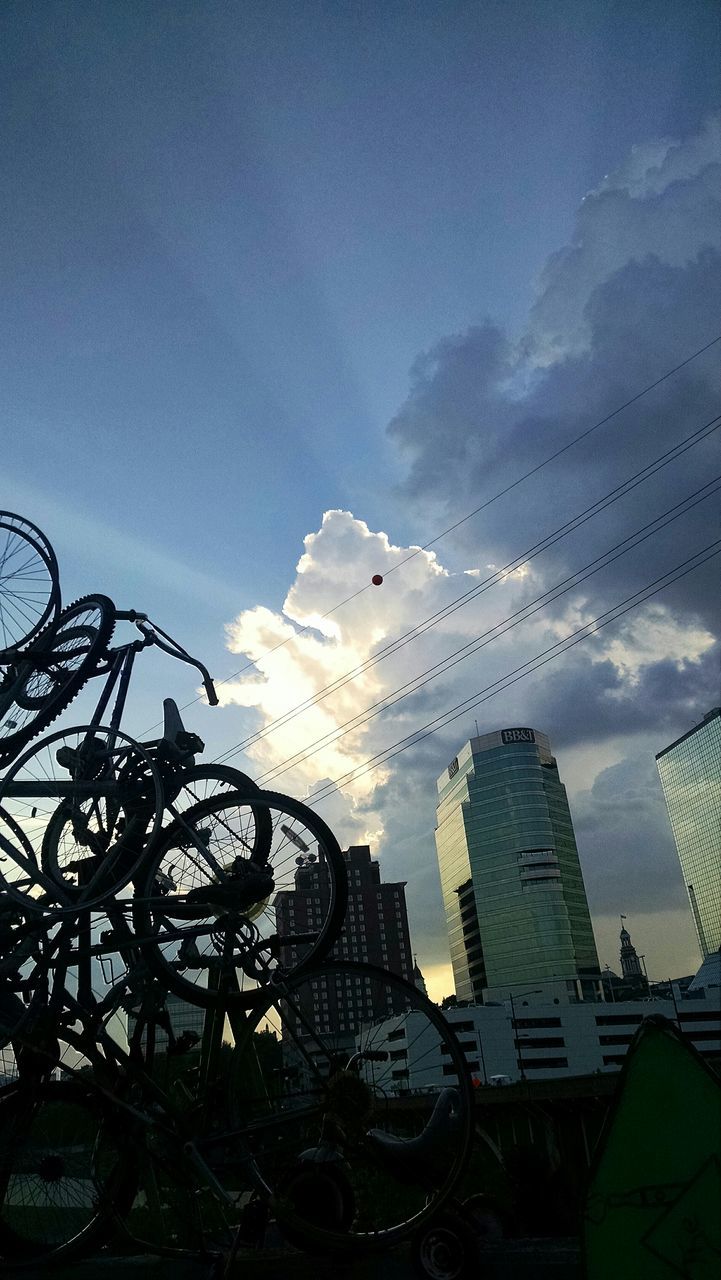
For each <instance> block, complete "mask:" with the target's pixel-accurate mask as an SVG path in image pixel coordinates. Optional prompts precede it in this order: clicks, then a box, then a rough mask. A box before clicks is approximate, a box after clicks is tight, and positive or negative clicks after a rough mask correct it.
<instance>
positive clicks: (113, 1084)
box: [0, 948, 472, 1257]
mask: <svg viewBox="0 0 721 1280" xmlns="http://www.w3.org/2000/svg"><path fill="white" fill-rule="evenodd" d="M61 949H62V948H61ZM227 983H228V975H227V974H226V975H225V976H224V977H223V976H221V975H216V982H215V989H216V994H217V998H218V1003H217V1005H216V1009H215V1016H209V1015H206V1024H205V1027H204V1030H203V1036H202V1042H201V1044H200V1046H199V1048H198V1050H197V1051H196V1057H195V1059H194V1061H193V1062H192V1065H191V1066H189V1067H188V1068H187V1069H185V1070H183V1071H180V1072H177V1073H175V1072H172V1071H170V1072H169V1071H168V1068H169V1066H170V1065H171V1064H173V1063H177V1062H178V1061H179V1060H180V1059H181V1058H182V1056H183V1054H184V1053H187V1052H188V1050H189V1046H188V1045H187V1044H181V1045H180V1046H178V1040H177V1038H173V1037H172V1034H171V1035H169V1036H168V1044H169V1052H168V1054H167V1055H165V1059H164V1062H163V1061H162V1059H163V1055H162V1054H159V1053H158V1047H157V1039H156V1036H155V1031H156V1029H157V1027H158V1026H163V1029H164V1030H165V1031H166V1034H167V1028H168V1023H167V1019H165V1020H163V1021H159V1010H158V994H157V988H155V989H154V988H153V987H152V984H148V983H145V984H143V983H140V985H139V987H138V985H137V984H136V989H135V992H134V1001H135V1008H136V1011H137V1013H136V1017H135V1019H134V1021H133V1025H132V1029H131V1030H130V1034H129V1044H128V1049H127V1051H126V1050H125V1049H123V1048H122V1047H121V1046H119V1045H118V1044H117V1043H116V1041H115V1040H113V1039H112V1037H110V1036H109V1035H108V1033H107V1029H106V1027H105V1025H104V1023H103V1017H105V1016H107V1014H108V1012H109V1011H110V1009H111V1007H117V1004H118V1002H119V1001H122V999H123V998H124V997H125V996H126V995H127V992H128V987H127V984H125V985H123V984H121V985H120V986H116V988H114V989H113V990H112V991H111V993H110V996H109V998H107V999H106V1001H105V1003H104V1005H103V1006H99V1008H102V1010H103V1014H102V1016H101V1017H100V1018H98V1016H97V1011H96V1017H95V1018H94V1020H93V1023H92V1024H90V1023H88V1024H87V1025H86V1027H85V1033H84V1034H83V1033H80V1034H78V1033H77V1031H74V1030H73V1029H72V1027H71V1026H70V1023H71V1021H74V1022H75V1023H77V1021H78V1020H79V1019H80V1020H81V1021H82V1019H83V1017H86V1015H85V1014H84V1013H83V1011H82V1010H81V1008H80V1006H79V1005H78V1002H77V1000H75V999H74V998H73V997H72V996H69V995H68V993H67V992H66V991H64V993H63V997H62V998H63V1005H64V1007H65V1008H66V1009H67V1012H66V1014H65V1025H64V1029H63V1030H62V1034H63V1036H64V1037H65V1040H66V1041H67V1043H68V1044H70V1045H72V1046H74V1047H75V1049H76V1052H78V1053H80V1052H83V1053H84V1054H85V1055H86V1056H87V1058H88V1059H89V1061H90V1062H91V1064H92V1066H93V1072H94V1074H93V1078H92V1080H91V1081H87V1082H86V1081H84V1080H82V1079H81V1078H79V1077H78V1076H77V1073H76V1074H75V1076H73V1074H72V1072H71V1073H70V1077H69V1078H70V1081H71V1082H72V1083H73V1085H74V1089H73V1091H72V1093H71V1094H68V1097H67V1098H66V1095H65V1092H63V1091H62V1090H61V1085H63V1086H64V1088H65V1090H66V1091H67V1082H63V1081H61V1082H58V1083H57V1084H56V1085H55V1087H53V1082H50V1081H47V1080H46V1081H45V1082H44V1085H43V1089H42V1090H40V1092H39V1093H38V1095H37V1100H36V1101H35V1102H34V1103H33V1104H31V1102H30V1098H29V1095H28V1093H25V1094H23V1091H22V1086H20V1085H19V1086H17V1087H16V1088H15V1090H14V1091H11V1092H10V1093H7V1092H6V1094H5V1097H4V1098H3V1099H1V1100H0V1119H1V1120H2V1126H1V1127H0V1135H1V1136H0V1249H3V1248H4V1249H5V1251H6V1252H10V1251H14V1252H15V1253H17V1252H21V1253H22V1254H24V1256H35V1257H40V1256H54V1257H57V1256H62V1255H68V1254H73V1253H77V1252H81V1251H83V1250H86V1249H87V1248H88V1247H96V1246H97V1245H98V1244H99V1243H100V1242H101V1241H102V1240H103V1239H106V1238H107V1237H108V1236H109V1235H111V1234H112V1231H113V1228H114V1227H115V1228H117V1227H118V1226H120V1224H121V1221H122V1224H123V1230H124V1231H125V1232H126V1233H127V1234H129V1235H130V1236H131V1238H132V1239H133V1240H134V1241H135V1242H136V1243H138V1242H139V1243H141V1244H143V1245H145V1246H146V1247H153V1248H156V1249H157V1250H158V1251H161V1252H165V1251H167V1248H168V1245H167V1242H168V1239H171V1238H172V1237H173V1235H174V1233H177V1232H178V1230H179V1221H178V1213H177V1209H178V1206H180V1215H179V1217H180V1219H181V1220H182V1219H183V1218H185V1219H186V1220H187V1221H188V1222H190V1221H191V1220H194V1221H195V1228H196V1236H197V1238H196V1239H195V1246H196V1247H199V1248H202V1249H203V1250H205V1251H206V1252H207V1250H208V1249H209V1248H210V1249H211V1250H213V1249H218V1248H223V1249H225V1250H227V1249H229V1248H231V1249H233V1248H237V1247H238V1245H239V1244H240V1243H242V1242H243V1241H245V1242H248V1243H252V1242H253V1241H255V1242H256V1243H257V1242H258V1239H259V1237H260V1236H262V1234H263V1232H264V1230H265V1229H266V1228H267V1226H268V1224H269V1223H271V1222H275V1225H276V1227H277V1228H279V1229H280V1230H281V1231H282V1233H283V1234H284V1236H285V1238H286V1239H288V1240H289V1241H291V1242H292V1243H294V1244H296V1245H298V1246H299V1247H303V1248H311V1249H315V1250H321V1251H326V1252H336V1253H345V1254H349V1253H356V1252H358V1250H360V1249H364V1250H375V1249H381V1248H388V1247H391V1246H392V1245H394V1244H396V1243H398V1242H399V1241H400V1240H402V1239H404V1238H406V1237H407V1236H408V1235H409V1234H410V1233H411V1232H413V1231H414V1230H416V1228H417V1227H418V1226H419V1225H420V1224H422V1223H423V1222H425V1221H427V1220H428V1219H429V1218H430V1217H431V1215H433V1214H435V1213H436V1212H437V1210H438V1209H439V1207H440V1206H441V1205H442V1204H443V1203H445V1201H446V1200H447V1199H448V1198H449V1197H450V1196H451V1195H452V1192H453V1189H454V1187H455V1185H456V1183H457V1180H458V1178H459V1176H460V1174H461V1172H462V1169H463V1166H464V1163H465V1159H466V1156H467V1153H468V1149H469V1145H470V1140H471V1106H472V1102H471V1086H470V1077H469V1073H468V1071H467V1068H466V1064H465V1059H464V1055H463V1052H462V1050H461V1049H460V1047H459V1045H458V1043H457V1041H456V1039H455V1036H454V1035H453V1033H452V1032H451V1031H450V1029H449V1028H448V1026H447V1024H446V1023H445V1020H444V1019H443V1016H442V1015H441V1014H440V1012H439V1011H438V1010H437V1009H436V1007H435V1006H434V1005H431V1003H430V1002H429V1001H428V1000H427V999H426V998H425V997H424V996H422V995H421V993H420V992H419V991H418V990H417V989H416V988H415V987H412V986H410V984H408V983H406V982H405V981H404V980H403V979H400V978H398V977H396V976H395V975H392V974H387V973H384V972H383V971H381V970H377V969H374V968H372V967H371V966H368V965H360V964H352V963H346V964H341V965H335V964H332V965H324V966H321V967H319V968H313V969H309V970H307V971H306V972H305V973H304V974H295V975H286V974H284V973H283V972H282V971H280V972H276V974H275V975H274V977H273V978H272V980H271V981H270V982H269V983H268V985H266V986H265V987H264V988H263V999H262V1001H260V1002H259V1003H257V1004H256V1005H255V1007H254V1008H252V1009H251V1010H249V1011H248V1012H246V1013H240V1012H239V1011H238V1010H235V1012H233V1011H231V1012H230V1014H229V1016H230V1021H231V1025H232V1028H233V1033H234V1035H235V1048H234V1050H233V1051H232V1053H231V1054H230V1056H229V1057H227V1055H226V1059H225V1065H226V1068H227V1069H226V1070H225V1071H223V1069H222V1067H223V1055H222V1054H221V1047H222V1033H223V1022H224V1019H225V1009H226V1007H227V1006H226V1001H225V990H224V989H225V988H226V986H227ZM338 983H340V984H346V983H349V984H351V985H352V987H353V991H354V998H353V999H352V1000H351V1001H350V1003H348V1002H346V1008H347V1010H348V1011H349V1012H347V1017H346V1019H345V1020H344V1027H343V1029H341V1028H340V1027H339V1026H336V1025H331V1019H330V1018H326V1019H325V1021H324V1019H323V1017H322V1015H321V1016H320V1017H319V1016H318V1014H317V1012H315V1009H314V1002H315V994H316V992H317V991H318V990H319V989H320V988H321V987H322V986H323V984H325V986H326V987H327V986H328V984H338ZM149 1030H150V1031H152V1034H150V1035H148V1034H146V1039H145V1050H144V1051H141V1043H142V1040H143V1035H144V1033H147V1032H148V1031H149ZM401 1040H402V1041H403V1044H404V1048H403V1049H402V1050H399V1049H398V1048H397V1047H396V1046H397V1045H398V1044H399V1042H400V1041H401ZM419 1043H422V1045H423V1052H419V1051H418V1050H417V1047H416V1046H417V1045H418V1044H419ZM414 1048H416V1051H415V1052H413V1053H412V1052H411V1051H412V1050H413V1049H414ZM400 1053H405V1055H406V1056H405V1059H404V1061H405V1064H406V1065H405V1066H404V1065H403V1063H402V1062H401V1058H400V1057H399V1054H400ZM53 1060H54V1059H53ZM399 1064H400V1065H399ZM163 1071H164V1072H165V1080H164V1081H161V1079H160V1076H161V1075H162V1074H163ZM441 1073H442V1074H441ZM439 1079H442V1080H443V1081H444V1082H445V1084H446V1086H447V1087H445V1088H443V1089H439V1091H438V1093H437V1094H436V1098H435V1106H434V1108H433V1111H432V1114H431V1116H430V1118H428V1119H427V1118H426V1115H425V1111H426V1109H427V1106H428V1097H427V1095H426V1090H427V1087H428V1082H429V1081H431V1080H432V1081H433V1082H434V1083H435V1084H437V1083H438V1080H439ZM411 1081H413V1082H414V1084H415V1086H416V1087H418V1088H419V1089H422V1090H423V1093H414V1092H411ZM66 1102H72V1104H73V1116H74V1128H73V1129H72V1130H71V1129H69V1128H61V1126H60V1125H59V1121H58V1120H57V1119H55V1121H54V1123H51V1121H52V1119H53V1116H57V1114H58V1112H60V1111H61V1110H62V1107H63V1106H64V1105H65V1104H66ZM83 1108H85V1111H84V1112H83ZM93 1124H95V1129H93ZM78 1132H80V1133H85V1134H87V1135H88V1136H87V1140H86V1143H85V1147H84V1148H83V1158H82V1167H83V1169H84V1170H85V1173H84V1177H85V1178H86V1179H88V1180H91V1181H92V1186H93V1196H92V1206H93V1207H94V1212H93V1213H92V1214H91V1212H90V1207H89V1206H86V1212H85V1215H84V1217H83V1221H82V1224H81V1226H80V1229H78V1220H77V1212H75V1209H74V1210H73V1213H69V1214H67V1215H66V1218H65V1232H64V1238H63V1239H62V1240H59V1239H58V1233H59V1231H60V1227H59V1225H58V1220H57V1215H58V1204H59V1202H63V1200H62V1197H63V1195H64V1196H65V1197H66V1200H67V1202H68V1205H69V1206H70V1207H73V1206H75V1204H76V1199H77V1196H76V1189H75V1190H74V1185H73V1181H72V1180H73V1177H74V1176H76V1171H77V1158H76V1156H75V1157H74V1156H73V1152H72V1151H71V1150H70V1148H71V1147H74V1146H76V1145H77V1133H78ZM93 1153H97V1154H93ZM133 1171H134V1172H135V1181H133ZM23 1180H25V1181H23ZM28 1180H29V1181H28ZM140 1193H142V1194H140ZM31 1194H32V1196H33V1197H34V1203H35V1204H36V1205H37V1204H38V1203H39V1201H42V1203H43V1204H44V1203H45V1201H43V1200H42V1197H43V1196H45V1199H46V1200H47V1202H48V1203H49V1208H50V1210H52V1212H51V1213H50V1224H51V1225H50V1226H49V1227H48V1225H47V1222H46V1221H45V1219H43V1217H42V1215H40V1217H38V1214H37V1213H35V1214H34V1215H30V1217H28V1213H27V1210H28V1203H27V1202H28V1199H29V1197H30V1196H31ZM202 1197H205V1201H206V1209H207V1213H206V1214H205V1215H203V1213H202V1211H201V1209H200V1208H199V1204H200V1199H201V1198H202ZM63 1203H64V1202H63ZM149 1204H152V1205H153V1209H154V1211H155V1210H157V1211H158V1212H159V1213H160V1214H161V1217H163V1218H164V1217H165V1216H167V1215H165V1214H164V1212H163V1206H164V1205H165V1206H168V1205H170V1206H171V1207H172V1206H174V1207H175V1209H176V1213H175V1214H174V1215H173V1223H169V1222H165V1221H164V1222H163V1224H162V1234H163V1238H164V1244H163V1245H159V1244H158V1243H157V1242H156V1241H154V1240H149V1239H147V1236H146V1234H144V1233H147V1232H148V1231H149V1228H150V1220H151V1218H152V1216H153V1215H152V1213H150V1212H149V1211H148V1210H147V1205H149ZM144 1206H145V1207H144ZM193 1206H195V1209H196V1210H197V1211H198V1213H199V1214H200V1219H198V1216H197V1214H196V1212H195V1211H194V1209H193ZM201 1219H202V1220H201ZM209 1224H210V1226H209ZM209 1233H210V1234H209Z"/></svg>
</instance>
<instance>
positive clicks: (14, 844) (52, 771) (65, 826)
mask: <svg viewBox="0 0 721 1280" xmlns="http://www.w3.org/2000/svg"><path fill="white" fill-rule="evenodd" d="M63 749H65V753H64V751H63ZM96 783H97V784H99V785H98V786H97V788H95V789H96V794H93V793H92V788H93V787H94V786H95V784H96ZM86 784H87V786H88V792H89V793H86V794H85V795H83V788H84V787H85V785H86ZM103 784H105V785H104V786H103ZM69 789H70V790H69ZM68 790H69V794H68ZM58 800H60V803H58ZM163 803H164V797H163V787H162V781H161V778H160V774H159V772H158V769H157V768H156V765H155V763H154V761H153V760H152V758H151V757H150V755H149V754H148V752H146V751H145V749H144V748H143V747H142V746H141V744H140V743H138V742H136V741H135V740H134V739H133V738H130V737H128V735H127V734H125V733H123V732H122V731H121V730H120V729H108V728H106V727H104V726H103V725H80V726H78V727H74V728H71V729H58V730H56V731H55V732H54V733H51V734H48V735H47V737H44V738H41V739H40V741H39V742H36V743H33V744H32V745H31V746H29V747H28V748H27V750H26V751H25V752H24V754H23V755H21V756H19V758H18V759H17V760H15V761H14V762H13V764H12V765H11V766H10V768H9V769H8V771H7V773H6V774H5V776H4V777H3V778H2V779H0V849H2V850H3V852H4V854H5V855H6V858H7V860H8V861H9V863H10V865H9V866H8V865H3V866H2V867H0V888H4V889H5V891H6V893H7V894H8V895H9V897H10V898H12V899H13V900H14V901H15V902H17V903H18V904H19V905H20V906H21V907H22V908H23V909H24V910H26V911H35V912H37V910H38V908H39V907H40V909H43V910H44V909H46V908H47V905H48V904H52V905H53V906H54V907H57V909H58V911H59V913H60V914H63V913H68V912H70V913H73V912H75V911H76V910H77V909H79V908H80V907H83V908H92V907H95V906H100V905H102V903H103V902H104V901H105V900H106V899H107V898H108V897H112V896H114V895H115V894H116V893H118V892H119V891H120V890H121V889H122V888H124V887H125V885H127V884H129V883H130V881H131V879H132V878H133V875H135V874H136V872H137V870H138V867H139V866H140V864H141V863H142V861H143V859H144V858H145V857H146V855H147V853H148V850H149V849H150V848H152V846H153V843H154V842H155V841H156V840H157V837H158V835H159V833H160V831H161V826H162V820H163ZM3 826H5V827H9V828H10V832H11V835H12V837H13V838H12V839H9V838H8V837H7V835H5V834H4V833H3ZM93 860H94V862H93ZM39 892H42V893H43V900H42V902H40V903H39V902H38V893H39Z"/></svg>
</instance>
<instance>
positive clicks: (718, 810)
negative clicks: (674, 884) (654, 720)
mask: <svg viewBox="0 0 721 1280" xmlns="http://www.w3.org/2000/svg"><path fill="white" fill-rule="evenodd" d="M656 764H657V767H658V772H659V776H660V778H661V785H662V787H663V792H664V795H665V797H666V807H667V809H668V816H669V818H670V820H671V828H672V830H673V837H674V840H675V841H676V849H677V851H678V857H679V862H680V863H681V870H682V872H683V879H684V884H685V885H686V890H687V893H688V896H689V902H690V904H691V912H692V914H693V918H694V923H695V925H696V932H697V934H698V940H699V945H700V947H701V952H702V954H703V956H704V957H706V956H708V955H710V954H711V952H713V951H717V950H718V948H719V946H721V707H714V708H713V710H712V711H709V712H708V714H707V715H705V716H704V718H703V720H702V721H701V723H700V724H697V725H696V726H695V727H694V728H693V729H689V731H688V733H684V734H683V735H682V736H681V737H680V738H677V739H676V741H675V742H672V743H671V745H670V746H668V747H664V749H663V751H659V753H658V755H657V756H656Z"/></svg>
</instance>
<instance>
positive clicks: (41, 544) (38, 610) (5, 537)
mask: <svg viewBox="0 0 721 1280" xmlns="http://www.w3.org/2000/svg"><path fill="white" fill-rule="evenodd" d="M23 557H24V558H23ZM59 609H60V580H59V575H58V562H57V559H56V557H55V552H54V551H53V548H52V546H51V545H50V543H49V542H48V540H47V538H46V537H45V534H44V533H43V532H42V530H41V529H39V528H38V527H37V525H35V524H33V523H32V521H30V520H25V519H24V517H23V516H18V515H16V514H15V513H14V512H12V511H0V649H15V648H20V647H22V646H23V645H26V644H29V643H30V641H31V640H32V639H33V637H34V636H36V635H37V634H38V633H39V632H40V631H41V630H42V629H43V627H44V626H46V625H47V623H49V622H51V621H54V619H55V617H56V615H57V613H58V611H59Z"/></svg>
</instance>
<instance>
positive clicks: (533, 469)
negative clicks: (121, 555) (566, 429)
mask: <svg viewBox="0 0 721 1280" xmlns="http://www.w3.org/2000/svg"><path fill="white" fill-rule="evenodd" d="M717 342H721V333H719V334H717V335H716V337H715V338H712V339H711V341H710V342H707V343H705V345H704V346H702V347H699V348H698V350H697V351H693V352H692V353H691V355H690V356H686V358H685V359H684V360H681V361H680V363H679V364H677V365H674V366H673V368H672V369H667V370H666V372H665V373H662V374H661V375H660V377H658V378H656V379H655V380H654V381H653V382H650V383H649V384H648V385H647V386H645V387H643V388H642V389H641V390H640V391H637V392H636V394H635V395H633V396H631V397H630V398H629V399H628V400H625V401H624V402H623V404H620V405H618V406H617V407H616V408H615V409H613V410H612V411H611V412H610V413H607V414H606V416H605V417H603V418H599V420H598V421H597V422H594V423H593V424H592V425H591V426H590V427H587V428H586V429H585V431H581V432H580V433H579V435H577V436H574V437H573V439H572V440H569V441H568V442H567V443H566V444H564V445H562V446H561V448H560V449H556V451H555V452H554V453H551V454H549V455H548V457H547V458H544V459H543V460H542V461H541V462H538V463H536V465H535V466H534V467H531V468H530V470H529V471H525V472H524V473H523V474H522V475H520V476H518V477H517V479H516V480H513V481H512V482H511V483H510V484H508V485H506V487H505V488H503V489H500V490H499V491H498V492H497V493H495V494H493V495H492V496H491V497H490V498H487V499H486V500H485V501H484V502H482V503H481V504H480V506H478V507H475V508H474V509H473V510H472V511H469V512H468V513H467V514H466V515H465V516H463V517H462V518H461V519H460V520H457V521H456V522H455V523H454V524H452V525H449V526H448V528H447V529H443V530H442V531H441V532H440V533H437V534H435V536H434V537H433V538H431V539H430V540H429V541H428V542H425V543H424V544H423V546H421V547H415V548H414V549H413V550H412V551H411V552H410V554H409V555H407V556H404V558H403V559H402V560H398V561H397V562H396V564H394V565H391V567H390V569H387V570H386V572H385V576H386V577H389V576H390V574H391V573H395V571H396V569H400V568H401V567H402V565H404V564H407V563H408V561H409V560H412V559H414V557H415V556H417V555H419V554H420V552H421V551H427V550H428V548H429V547H433V546H435V544H436V543H437V542H440V541H441V539H442V538H445V537H446V536H447V535H448V534H449V533H453V532H454V530H455V529H458V528H459V527H460V526H461V525H462V524H465V523H466V521H467V520H471V519H472V518H473V516H476V515H478V514H479V512H481V511H484V510H485V509H486V507H489V506H491V504H492V503H494V502H497V501H498V499H499V498H502V497H504V496H505V495H506V494H507V493H510V492H511V490H512V489H515V488H517V486H518V485H520V484H523V482H524V481H525V480H528V479H530V477H531V476H534V475H536V474H537V472H539V471H541V470H542V469H543V467H546V466H548V464H549V463H550V462H554V461H555V459H556V458H560V457H561V455H562V454H564V453H566V452H567V451H568V450H569V449H572V448H573V446H574V445H576V444H580V442H581V441H582V440H585V439H586V438H587V437H588V436H590V435H592V434H593V432H594V431H597V430H598V429H599V427H603V426H605V425H606V423H608V422H611V421H612V419H613V418H615V417H617V416H618V414H620V413H623V411H624V409H628V408H629V407H630V406H631V405H632V404H636V402H637V401H638V400H641V399H642V398H643V396H646V395H648V394H649V392H651V391H653V390H655V388H656V387H660V386H661V384H662V383H664V382H666V381H667V380H668V379H669V378H672V377H673V376H674V374H676V373H679V371H680V370H681V369H685V367H686V365H689V364H691V363H692V361H694V360H697V359H698V357H699V356H702V355H703V354H704V353H705V352H706V351H709V350H710V349H711V347H713V346H715V345H716V343H717ZM368 589H369V584H368V583H364V585H363V586H362V587H359V588H358V590H357V591H353V592H352V593H351V594H350V595H349V596H346V597H345V598H344V599H343V600H339V601H338V603H337V604H334V605H333V606H332V608H330V609H329V610H328V611H327V613H323V614H321V616H320V618H319V619H314V621H313V623H306V624H305V625H304V626H302V627H299V628H298V630H297V631H294V633H293V635H291V636H286V638H285V640H280V641H279V642H278V644H276V645H272V646H271V648H270V649H266V650H265V652H264V653H262V654H260V655H259V656H258V657H257V658H254V659H253V660H252V661H250V662H246V663H245V664H244V665H243V666H242V667H239V668H238V670H237V671H233V672H231V674H230V675H229V676H224V677H223V678H222V679H221V680H217V681H216V682H215V683H216V684H218V685H222V684H229V683H230V681H231V680H237V678H238V676H240V675H242V674H243V672H245V671H250V670H251V669H252V668H253V667H255V666H256V664H257V663H258V662H262V661H263V660H264V659H265V658H268V657H270V655H271V654H272V653H276V652H277V650H278V649H282V648H284V646H285V645H287V644H290V643H291V641H293V640H295V639H296V638H297V637H298V636H301V635H303V634H304V633H305V632H306V631H309V630H314V629H315V628H316V626H317V622H318V621H321V622H322V621H324V620H325V619H326V618H330V617H331V616H332V615H333V614H334V613H336V612H337V611H338V609H342V608H343V607H344V606H345V605H347V604H350V602H351V600H356V599H357V598H358V596H360V595H362V594H363V592H364V591H367V590H368ZM201 699H202V694H198V696H197V697H195V698H191V699H190V701H189V702H185V703H183V705H182V707H181V708H180V710H181V711H187V709H188V707H192V706H194V705H195V703H196V702H200V701H201ZM161 723H162V721H157V722H156V723H155V724H153V725H150V727H149V728H148V729H147V730H146V731H145V732H146V733H150V732H152V730H153V729H156V728H157V727H158V724H161ZM143 736H145V735H143Z"/></svg>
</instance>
